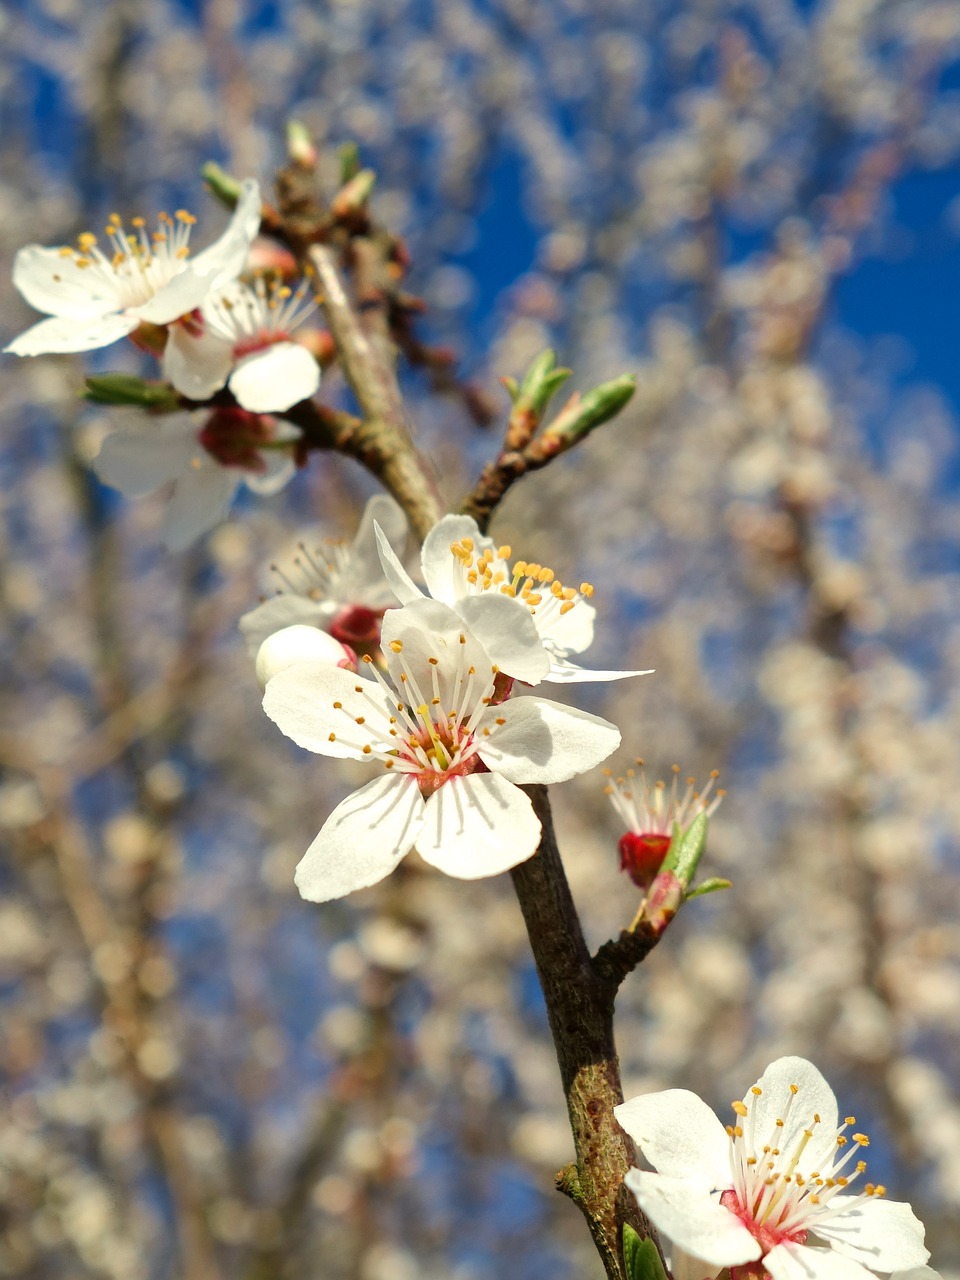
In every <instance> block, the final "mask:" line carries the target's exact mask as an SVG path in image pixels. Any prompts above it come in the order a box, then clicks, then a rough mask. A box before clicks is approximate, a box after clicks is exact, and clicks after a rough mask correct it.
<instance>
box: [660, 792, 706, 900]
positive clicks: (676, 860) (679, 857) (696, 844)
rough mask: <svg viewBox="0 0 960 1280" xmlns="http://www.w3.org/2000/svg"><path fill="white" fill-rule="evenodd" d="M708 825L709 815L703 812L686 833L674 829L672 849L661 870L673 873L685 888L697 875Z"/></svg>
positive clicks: (669, 850)
mask: <svg viewBox="0 0 960 1280" xmlns="http://www.w3.org/2000/svg"><path fill="white" fill-rule="evenodd" d="M707 825H708V823H707V815H706V814H705V813H704V812H703V811H702V810H701V811H700V813H698V814H697V816H696V817H695V818H694V820H693V821H692V822H691V823H690V825H689V827H687V829H686V830H685V831H683V832H678V831H677V829H676V828H674V832H673V839H672V840H671V841H670V848H669V849H668V850H667V856H666V857H665V858H664V860H663V865H662V866H661V868H660V869H661V871H672V872H673V873H674V875H675V876H676V877H677V879H678V880H679V881H680V883H681V884H682V885H683V886H684V888H686V886H687V885H688V884H689V883H690V881H691V880H692V879H693V877H694V875H695V874H696V871H697V866H698V864H699V862H700V858H701V856H702V855H703V851H704V849H705V848H706V845H707Z"/></svg>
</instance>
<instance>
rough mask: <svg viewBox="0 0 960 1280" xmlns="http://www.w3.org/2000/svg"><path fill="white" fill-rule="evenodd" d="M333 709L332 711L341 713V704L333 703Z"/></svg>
mask: <svg viewBox="0 0 960 1280" xmlns="http://www.w3.org/2000/svg"><path fill="white" fill-rule="evenodd" d="M333 709H334V711H342V710H343V703H342V702H335V703H334V704H333Z"/></svg>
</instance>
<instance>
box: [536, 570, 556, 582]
mask: <svg viewBox="0 0 960 1280" xmlns="http://www.w3.org/2000/svg"><path fill="white" fill-rule="evenodd" d="M537 578H538V580H539V581H540V582H553V580H554V579H555V578H556V574H555V573H554V572H553V570H552V569H547V568H543V569H541V570H540V572H539V573H538V574H537Z"/></svg>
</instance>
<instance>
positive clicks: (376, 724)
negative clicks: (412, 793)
mask: <svg viewBox="0 0 960 1280" xmlns="http://www.w3.org/2000/svg"><path fill="white" fill-rule="evenodd" d="M466 643H467V642H466V637H465V636H464V635H461V636H460V645H459V651H458V655H457V661H456V664H455V672H454V678H453V681H452V682H447V696H446V699H445V698H444V697H443V695H442V693H441V687H440V680H439V678H438V668H439V666H440V659H439V658H436V657H430V658H428V659H427V664H428V667H429V683H428V684H424V683H423V682H422V681H421V680H418V679H417V677H416V675H415V674H414V672H413V670H412V669H411V667H410V665H409V664H407V663H405V662H404V661H403V658H402V656H401V655H402V652H403V642H402V641H401V640H392V641H390V642H389V643H388V644H387V646H386V648H387V649H388V650H389V653H390V657H389V659H388V661H389V678H388V677H387V676H384V675H383V673H382V672H381V671H380V670H378V668H377V665H376V663H375V662H374V660H373V659H372V658H371V657H370V656H369V655H366V656H364V658H363V661H364V663H365V664H366V666H367V669H368V671H369V672H370V674H372V675H373V677H374V679H375V680H376V682H377V684H379V686H380V688H381V690H382V691H383V693H385V694H386V695H387V698H388V700H389V708H385V707H384V705H383V703H382V702H381V701H380V700H378V699H377V698H376V697H373V696H371V684H370V682H369V681H365V682H359V681H358V683H357V684H356V685H355V686H354V692H355V693H357V694H359V695H361V698H362V699H363V701H364V702H365V703H366V706H367V708H368V710H365V711H364V714H362V715H356V714H355V711H356V709H357V708H356V705H354V706H353V707H351V708H347V707H345V706H344V705H343V703H342V702H334V703H333V709H334V711H337V712H339V713H340V714H341V715H342V717H343V728H342V729H340V728H337V729H336V730H335V731H333V732H331V733H330V734H329V740H330V742H339V743H340V744H341V745H343V746H347V747H349V748H351V749H352V750H354V751H359V752H360V753H361V754H362V755H363V756H366V757H369V758H370V759H372V760H379V761H380V762H382V764H383V765H384V767H385V768H386V769H396V770H398V771H399V772H401V773H412V774H416V775H417V781H418V783H419V785H420V789H421V791H422V792H423V793H424V794H431V793H432V792H433V791H435V790H437V788H438V787H439V786H441V785H442V784H443V782H445V781H446V779H447V778H449V777H451V776H456V775H461V776H462V775H465V774H468V773H474V772H476V771H478V770H481V769H483V767H484V766H483V764H482V763H481V761H480V759H479V757H478V756H477V751H478V748H479V746H480V745H481V741H482V740H483V739H484V738H486V737H489V736H490V734H491V732H493V730H491V728H490V727H489V725H485V726H484V727H483V728H482V729H479V722H480V720H481V718H482V717H483V715H484V712H485V711H486V710H487V708H488V707H489V706H490V704H491V702H492V701H493V694H494V683H495V680H496V676H497V674H498V669H497V668H496V667H491V668H490V669H489V673H488V672H486V671H478V670H477V668H476V666H474V665H473V664H472V663H469V662H468V661H467V658H466V657H465V646H466ZM421 674H423V673H421ZM445 703H446V705H445ZM504 723H506V722H505V720H504V718H503V717H501V716H498V717H496V719H495V721H494V724H495V725H502V724H504ZM478 730H479V731H478Z"/></svg>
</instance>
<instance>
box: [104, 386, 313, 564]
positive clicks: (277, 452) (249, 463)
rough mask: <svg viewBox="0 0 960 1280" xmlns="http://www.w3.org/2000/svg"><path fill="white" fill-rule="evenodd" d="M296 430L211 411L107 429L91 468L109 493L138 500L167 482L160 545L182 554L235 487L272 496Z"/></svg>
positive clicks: (223, 510) (284, 478) (287, 475)
mask: <svg viewBox="0 0 960 1280" xmlns="http://www.w3.org/2000/svg"><path fill="white" fill-rule="evenodd" d="M299 437H300V432H299V430H298V428H296V427H294V426H291V425H290V423H287V422H279V421H276V420H275V419H273V418H267V417H263V416H261V415H258V414H253V413H247V411H246V410H245V409H216V410H214V411H213V412H212V413H210V414H208V415H207V416H206V418H205V419H204V418H203V417H202V416H201V415H192V414H176V415H174V416H172V417H169V418H167V417H164V418H162V419H159V420H151V421H149V422H146V423H143V424H137V425H136V426H132V427H125V428H122V429H121V430H119V431H114V432H111V434H110V435H108V436H106V438H105V439H104V441H103V444H102V445H101V446H100V452H99V453H98V454H97V456H96V457H95V458H94V459H93V463H92V465H93V469H94V471H95V472H96V473H97V475H98V476H99V478H100V479H101V480H102V481H103V482H104V484H108V485H110V486H111V488H114V489H119V490H120V492H121V493H122V494H124V495H125V496H126V497H128V498H139V497H142V496H143V495H144V494H147V493H152V492H153V491H154V490H155V489H159V488H161V486H163V485H166V484H170V485H172V495H171V498H170V503H169V506H168V507H167V514H166V520H165V522H164V533H163V540H164V543H165V544H166V546H167V547H168V548H169V549H170V550H171V551H182V550H183V548H184V547H187V546H189V545H190V543H191V542H194V541H195V540H196V539H197V538H199V537H200V535H201V534H204V533H206V532H208V530H210V529H212V528H214V526H215V525H217V524H219V523H220V522H221V520H223V519H224V518H225V517H226V514H227V511H228V510H229V507H230V504H231V502H232V501H233V499H234V496H235V494H236V492H237V490H238V489H239V488H240V486H241V484H245V485H246V486H247V488H249V489H251V490H253V492H254V493H259V494H264V495H267V494H272V493H277V492H279V490H280V489H282V488H283V486H284V485H285V484H286V483H287V482H288V481H289V480H290V479H291V477H292V476H293V473H294V471H295V470H296V464H295V461H294V456H293V449H292V445H293V443H294V442H295V441H296V440H298V439H299Z"/></svg>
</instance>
